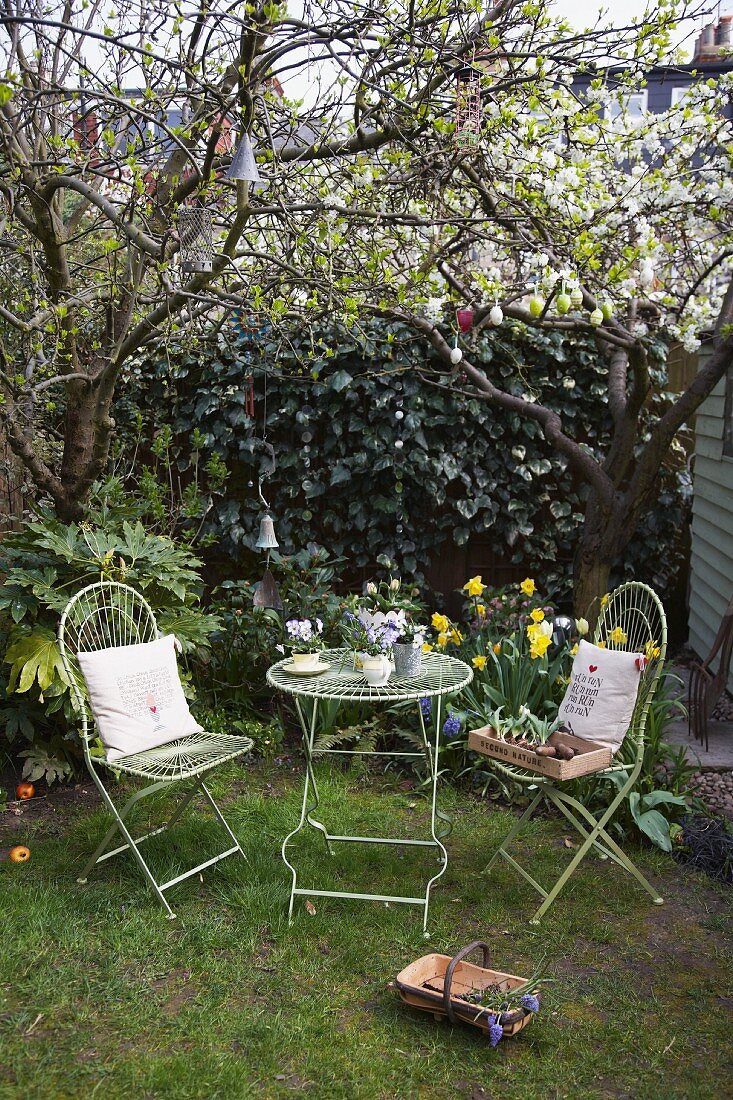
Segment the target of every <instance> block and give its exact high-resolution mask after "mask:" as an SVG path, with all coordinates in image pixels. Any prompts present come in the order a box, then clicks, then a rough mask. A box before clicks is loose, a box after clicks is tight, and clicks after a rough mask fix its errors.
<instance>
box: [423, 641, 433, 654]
mask: <svg viewBox="0 0 733 1100" xmlns="http://www.w3.org/2000/svg"><path fill="white" fill-rule="evenodd" d="M422 651H423V653H432V652H433V647H432V646H431V644H430V642H423V644H422Z"/></svg>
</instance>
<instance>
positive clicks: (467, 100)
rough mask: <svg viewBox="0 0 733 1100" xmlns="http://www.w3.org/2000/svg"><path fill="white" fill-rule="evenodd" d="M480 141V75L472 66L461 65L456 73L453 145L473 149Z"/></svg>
mask: <svg viewBox="0 0 733 1100" xmlns="http://www.w3.org/2000/svg"><path fill="white" fill-rule="evenodd" d="M480 140H481V73H480V71H479V70H478V69H477V68H476V67H475V66H474V65H463V66H462V67H461V68H460V69H459V70H458V72H457V73H456V126H455V133H454V141H455V144H456V145H457V146H458V147H459V148H461V149H467V148H473V147H475V146H476V145H478V143H479V141H480Z"/></svg>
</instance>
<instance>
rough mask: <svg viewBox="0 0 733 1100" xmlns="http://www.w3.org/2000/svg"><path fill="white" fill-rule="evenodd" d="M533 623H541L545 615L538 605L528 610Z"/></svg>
mask: <svg viewBox="0 0 733 1100" xmlns="http://www.w3.org/2000/svg"><path fill="white" fill-rule="evenodd" d="M529 617H530V618H531V620H532V622H533V623H541V622H542V620H543V619H544V617H545V613H544V611H541V610H540V608H539V607H535V609H534V611H531V612H530V616H529Z"/></svg>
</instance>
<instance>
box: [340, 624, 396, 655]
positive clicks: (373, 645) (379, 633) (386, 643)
mask: <svg viewBox="0 0 733 1100" xmlns="http://www.w3.org/2000/svg"><path fill="white" fill-rule="evenodd" d="M344 637H345V639H346V641H347V643H348V645H349V646H350V647H351V648H352V649H354V650H356V652H357V653H366V654H367V656H369V657H381V656H383V655H384V654H385V653H386V652H387V651H388V650H389V649H391V648H392V646H393V645H394V643H395V642H396V641H397V639H398V638H399V637H400V630H399V627H398V626H397V625H396V624H395V623H393V622H389V621H387V622H383V623H379V624H377V625H374V626H373V625H371V624H368V623H365V622H362V620H361V618H359V617H355V618H351V619H347V620H345V622H344Z"/></svg>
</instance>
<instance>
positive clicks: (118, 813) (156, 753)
mask: <svg viewBox="0 0 733 1100" xmlns="http://www.w3.org/2000/svg"><path fill="white" fill-rule="evenodd" d="M159 637H160V633H159V631H158V625H157V622H156V619H155V615H154V613H153V610H152V608H151V607H150V604H149V603H148V602H147V600H146V599H145V598H144V596H142V595H141V594H140V593H139V592H138V591H137V590H136V589H134V588H131V587H130V586H129V585H126V584H122V583H120V582H118V581H97V582H96V583H94V584H90V585H87V587H86V588H83V589H81V591H79V592H77V593H76V595H75V596H73V597H72V599H71V600H70V601H69V603H68V604H67V605H66V608H65V609H64V612H63V614H62V616H61V622H60V623H59V628H58V639H59V646H60V649H61V659H62V661H63V664H64V668H65V670H66V674H67V676H68V678H69V681H70V683H71V688H72V691H73V693H74V697H75V699H76V702H77V706H78V709H79V712H80V715H81V724H82V728H81V739H82V744H83V748H84V759H85V760H86V764H87V768H88V769H89V772H90V774H91V776H92V779H93V780H94V783H95V785H96V787H97V789H98V791H99V793H100V795H101V797H102V801H103V802H104V804H105V806H106V807H107V809H108V810H109V812H110V814H111V815H112V818H113V821H112V825H111V826H110V828H109V830H108V831H107V833H106V834H105V836H104V837H103V839H102V840H101V841H100V843H99V845H98V847H97V849H96V851H95V852H94V854H93V855H92V856H91V857H90V859H89V861H88V862H87V865H86V867H85V868H84V870H83V871H82V874H81V875H80V877H79V878H78V879H77V882H79V883H82V884H83V883H86V881H87V878H88V875H89V873H90V872H91V870H92V869H93V868H94V867H95V866H96V865H97V864H98V863H103V862H104V861H105V860H107V859H111V858H112V856H116V855H119V854H120V853H122V852H127V851H129V852H131V853H132V855H133V856H134V858H135V860H136V861H137V863H138V865H139V867H140V870H141V871H142V873H143V875H144V877H145V879H146V880H147V882H148V884H149V885H150V887H151V888H152V889H153V891H154V893H155V895H156V897H157V898H158V900H159V901H160V903H161V905H162V906H163V907H164V909H165V910H166V913H167V915H168V918H169V919H170V920H173V919H175V916H176V914H175V913H174V912H173V910H172V909H171V907H170V905H169V904H168V900H167V898H166V896H165V894H166V891H168V890H170V889H171V887H173V886H175V885H177V884H178V883H179V882H183V881H184V879H187V878H190V877H191V876H192V875H196V874H198V873H199V872H201V871H204V870H205V869H206V868H208V867H211V866H213V864H215V863H218V862H219V861H220V860H222V859H225V858H226V857H227V856H231V855H235V854H237V853H238V854H239V855H241V856H243V857H244V858H245V859H246V856H245V855H244V852H243V851H242V848H241V846H240V844H239V841H238V840H237V838H236V836H235V835H234V833H233V832H232V830H231V828H230V827H229V825H228V824H227V821H226V820H225V818H224V815H223V814H222V812H221V810H220V809H219V807H218V806H217V804H216V802H215V801H214V798H213V797H212V795H211V792H210V791H209V789H208V787H207V786H206V784H205V783H204V781H203V776H204V775H205V774H206V773H207V772H209V771H211V770H212V769H213V768H216V767H218V766H219V765H221V764H224V763H226V762H227V761H229V760H234V759H236V758H237V757H239V756H242V755H244V754H245V753H247V752H249V750H250V749H251V748H252V740H251V738H249V737H239V736H234V735H230V734H209V733H200V734H190V735H188V736H186V737H182V738H179V739H178V740H176V741H171V742H169V743H168V744H165V745H160V746H158V747H156V748H152V749H146V750H145V751H143V752H138V753H135V754H132V755H129V756H122V757H119V758H118V759H116V760H112V761H109V760H107V758H106V756H104V755H102V756H96V755H95V756H93V755H92V753H91V750H90V741H91V740H92V739H93V737H94V735H95V729H96V727H95V723H94V719H93V718H92V716H91V714H90V713H89V710H88V703H87V700H86V696H85V693H84V691H83V682H84V681H83V677H82V674H81V670H80V668H79V665H78V662H77V660H76V654H77V653H78V652H80V651H81V652H88V651H91V650H99V649H108V648H111V647H116V646H127V645H136V644H138V643H141V642H152V641H155V640H156V639H157V638H159ZM103 769H108V770H110V771H113V772H116V773H122V774H129V775H134V776H136V777H142V778H146V779H153V782H152V783H150V784H149V785H148V786H147V787H144V788H143V789H142V790H139V791H136V792H135V793H134V794H132V795H131V796H130V797H129V798H128V800H127V802H125V804H124V806H123V807H122V809H121V810H118V809H117V807H116V806H115V804H114V802H113V800H112V797H111V795H110V793H109V791H108V790H107V788H106V787H105V785H104V783H103V781H102V776H101V772H102V771H103ZM188 780H191V781H192V784H191V788H190V790H188V792H187V793H186V795H185V796H184V798H183V799H182V800H181V802H180V803H179V804H178V806H177V807H176V809H175V811H174V813H173V815H172V817H171V818H170V819H169V820H168V821H167V822H166V824H165V825H162V826H161V827H160V828H157V829H152V830H151V831H150V832H148V833H145V834H144V835H143V836H139V837H137V838H133V836H132V834H131V833H130V831H129V829H128V826H127V824H126V820H127V818H128V816H129V814H130V812H131V811H132V810H133V808H134V807H135V806H136V805H137V803H138V802H139V801H140V800H141V799H143V798H147V797H148V796H150V795H151V794H154V793H155V792H156V791H159V790H163V789H164V788H166V787H170V785H171V784H172V783H177V782H186V781H188ZM198 794H201V795H203V797H204V798H205V799H206V801H207V802H208V803H209V805H210V806H211V808H212V810H213V811H214V814H215V816H216V818H217V819H218V821H219V823H220V824H221V826H222V828H223V829H224V831H225V832H226V834H227V835H228V837H229V840H230V841H231V845H230V846H229V847H228V848H226V850H224V851H222V852H220V853H219V854H218V855H215V856H213V857H212V858H211V859H207V860H205V861H204V862H203V863H199V864H197V866H195V867H192V868H191V869H190V870H188V871H184V872H183V874H180V875H176V877H175V878H172V879H169V880H168V881H167V882H158V881H157V880H156V878H155V876H154V875H153V872H152V871H151V870H150V867H149V866H148V864H147V863H146V861H145V859H144V857H143V855H142V852H141V851H140V845H141V844H142V843H143V842H144V841H146V840H149V839H150V838H151V837H154V836H158V835H159V834H161V833H164V832H167V831H168V830H169V829H171V828H172V826H173V825H175V824H176V822H177V821H178V820H179V818H180V817H181V815H182V814H183V813H184V811H185V810H186V809H187V808H188V806H189V805H190V804H191V802H192V801H193V799H194V798H195V797H196V795H198ZM117 834H121V836H122V839H123V840H124V843H123V844H120V845H118V846H117V847H116V848H112V849H111V850H108V849H109V845H110V843H111V841H112V840H113V838H114V837H115V836H117Z"/></svg>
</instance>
